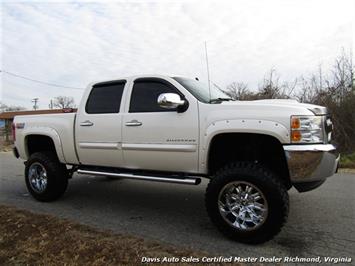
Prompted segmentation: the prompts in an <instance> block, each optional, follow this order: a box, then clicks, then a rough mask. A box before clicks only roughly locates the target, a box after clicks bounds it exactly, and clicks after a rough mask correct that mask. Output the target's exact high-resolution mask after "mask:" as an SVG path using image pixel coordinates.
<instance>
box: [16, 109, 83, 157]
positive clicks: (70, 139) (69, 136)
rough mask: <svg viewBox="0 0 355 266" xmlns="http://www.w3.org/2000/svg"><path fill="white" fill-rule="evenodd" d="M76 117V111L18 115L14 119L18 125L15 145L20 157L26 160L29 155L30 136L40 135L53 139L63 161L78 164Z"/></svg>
mask: <svg viewBox="0 0 355 266" xmlns="http://www.w3.org/2000/svg"><path fill="white" fill-rule="evenodd" d="M75 118H76V114H75V113H66V114H48V115H31V116H16V117H15V120H14V123H15V125H16V141H15V145H16V147H17V149H18V152H19V155H20V157H21V158H22V159H24V160H27V159H28V157H29V151H28V147H27V140H28V137H30V136H33V135H40V136H47V137H50V138H51V139H52V141H53V143H54V146H55V149H56V152H57V155H58V158H59V160H60V161H61V162H63V163H67V164H78V163H79V159H78V157H77V154H76V150H75V140H74V123H75Z"/></svg>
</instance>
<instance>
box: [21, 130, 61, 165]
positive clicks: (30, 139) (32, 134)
mask: <svg viewBox="0 0 355 266" xmlns="http://www.w3.org/2000/svg"><path fill="white" fill-rule="evenodd" d="M24 146H25V153H26V157H27V159H28V158H29V157H30V156H31V155H32V154H33V153H34V152H43V151H45V152H48V151H50V152H53V153H54V154H55V155H56V156H57V158H58V159H59V161H60V162H62V163H65V162H66V161H65V157H64V152H63V150H62V143H61V140H60V137H59V135H58V133H57V132H56V131H55V130H54V129H48V128H42V129H37V130H33V131H28V132H26V134H25V136H24Z"/></svg>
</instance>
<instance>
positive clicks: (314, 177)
mask: <svg viewBox="0 0 355 266" xmlns="http://www.w3.org/2000/svg"><path fill="white" fill-rule="evenodd" d="M283 147H284V150H285V154H286V159H287V163H288V170H289V173H290V179H291V182H292V183H293V184H297V183H307V182H313V183H315V182H318V183H320V184H321V183H322V182H320V181H324V180H325V179H326V178H327V177H329V176H332V175H333V174H334V173H335V172H336V170H337V167H338V163H339V158H340V156H339V153H338V152H337V150H336V148H335V147H334V146H333V145H332V144H314V145H284V146H283Z"/></svg>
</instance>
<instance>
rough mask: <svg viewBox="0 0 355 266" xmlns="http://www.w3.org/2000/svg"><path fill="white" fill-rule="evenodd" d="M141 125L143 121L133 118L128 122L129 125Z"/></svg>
mask: <svg viewBox="0 0 355 266" xmlns="http://www.w3.org/2000/svg"><path fill="white" fill-rule="evenodd" d="M141 125H142V122H139V121H137V120H132V121H129V122H126V126H127V127H139V126H141Z"/></svg>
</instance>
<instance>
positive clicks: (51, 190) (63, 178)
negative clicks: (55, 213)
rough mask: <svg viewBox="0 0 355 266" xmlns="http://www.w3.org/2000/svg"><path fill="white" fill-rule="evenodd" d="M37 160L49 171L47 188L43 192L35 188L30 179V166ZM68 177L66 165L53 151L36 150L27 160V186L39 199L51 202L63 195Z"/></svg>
mask: <svg viewBox="0 0 355 266" xmlns="http://www.w3.org/2000/svg"><path fill="white" fill-rule="evenodd" d="M35 162H38V163H40V164H42V165H43V166H44V168H45V169H46V171H47V188H46V189H45V190H44V191H43V192H42V193H38V192H37V191H35V190H33V189H32V187H31V185H30V183H29V179H28V171H29V168H30V166H31V165H32V164H33V163H35ZM68 178H69V175H68V170H67V169H66V166H65V165H64V164H62V163H60V162H59V160H58V158H57V156H56V155H55V154H53V153H45V152H36V153H33V154H32V155H31V156H30V158H29V160H28V161H27V162H26V167H25V181H26V186H27V189H28V191H29V192H30V194H31V195H32V196H33V197H34V198H35V199H37V200H39V201H44V202H49V201H54V200H56V199H58V198H59V197H61V196H62V195H63V194H64V192H65V191H66V189H67V186H68Z"/></svg>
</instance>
